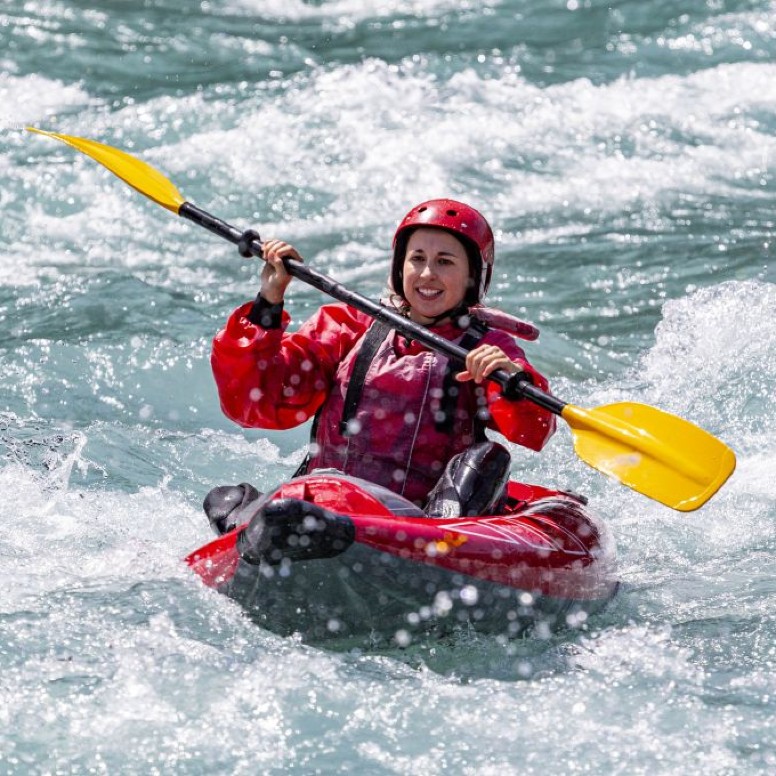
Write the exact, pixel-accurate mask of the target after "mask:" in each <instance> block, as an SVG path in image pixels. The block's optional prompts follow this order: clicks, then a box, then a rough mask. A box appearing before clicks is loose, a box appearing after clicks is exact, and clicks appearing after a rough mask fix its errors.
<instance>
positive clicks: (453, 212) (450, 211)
mask: <svg viewBox="0 0 776 776" xmlns="http://www.w3.org/2000/svg"><path fill="white" fill-rule="evenodd" d="M447 215H449V216H457V215H458V211H457V210H448V211H447Z"/></svg>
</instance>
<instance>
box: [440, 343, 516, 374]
mask: <svg viewBox="0 0 776 776" xmlns="http://www.w3.org/2000/svg"><path fill="white" fill-rule="evenodd" d="M497 369H503V370H504V371H505V372H507V373H508V374H510V375H513V374H515V373H517V372H521V371H523V367H522V366H521V365H520V364H516V363H515V362H514V361H512V359H511V358H509V356H507V354H506V353H504V351H503V350H502V349H501V348H500V347H498V346H496V345H480V346H479V347H476V348H474V350H470V351H469V353H468V354H467V356H466V370H465V371H463V372H459V373H458V374H457V375H456V376H455V379H456V380H458V381H459V382H465V381H467V380H474V382H475V383H481V382H482V381H483V380H484V379H485V378H486V377H487V376H488V375H489V374H491V373H493V372H495V371H496V370H497Z"/></svg>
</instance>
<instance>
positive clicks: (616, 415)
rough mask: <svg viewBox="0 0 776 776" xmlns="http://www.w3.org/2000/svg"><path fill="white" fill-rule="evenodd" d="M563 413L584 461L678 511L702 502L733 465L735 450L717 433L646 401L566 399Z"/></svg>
mask: <svg viewBox="0 0 776 776" xmlns="http://www.w3.org/2000/svg"><path fill="white" fill-rule="evenodd" d="M561 414H562V417H563V418H564V420H566V421H567V422H568V424H569V426H571V429H572V432H573V436H574V449H575V450H576V452H577V455H578V456H579V457H580V458H581V459H582V460H583V461H585V463H588V464H590V465H591V466H593V467H594V468H596V469H598V470H599V471H602V472H604V473H605V474H609V475H610V476H612V477H616V478H617V479H618V480H620V482H622V483H623V484H624V485H627V486H628V487H629V488H633V490H636V491H638V492H639V493H643V494H644V495H645V496H649V497H650V498H653V499H655V500H656V501H659V502H660V503H661V504H665V505H666V506H668V507H672V508H673V509H678V510H680V511H681V512H691V511H692V510H694V509H698V507H701V506H703V504H705V503H706V502H707V501H708V500H709V499H710V498H711V497H712V496H713V495H714V494H715V493H716V492H717V491H718V490H719V489H720V488H721V487H722V485H723V483H724V482H725V480H727V478H728V477H729V476H730V475H731V474H732V473H733V470H734V469H735V468H736V457H735V455H734V454H733V451H732V450H731V449H730V448H729V447H728V446H727V445H725V444H724V443H723V442H720V440H719V439H717V438H716V437H714V436H712V435H711V434H709V433H708V432H707V431H704V430H703V429H702V428H699V427H698V426H696V425H694V424H693V423H690V422H689V421H687V420H683V419H682V418H679V417H677V416H676V415H671V414H669V413H668V412H663V411H662V410H658V409H656V408H655V407H650V406H649V405H646V404H634V403H631V402H621V403H618V404H608V405H605V406H603V407H597V408H596V409H593V410H585V409H581V408H580V407H574V406H573V405H571V404H567V405H566V406H565V407H564V408H563V412H562V413H561Z"/></svg>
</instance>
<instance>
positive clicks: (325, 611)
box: [186, 471, 618, 647]
mask: <svg viewBox="0 0 776 776" xmlns="http://www.w3.org/2000/svg"><path fill="white" fill-rule="evenodd" d="M247 509H248V513H247V515H246V516H245V517H246V519H245V522H243V523H242V524H241V525H239V526H238V527H237V528H236V529H234V530H232V531H230V532H229V533H226V534H225V535H223V536H221V537H219V538H218V539H216V540H214V541H212V542H210V543H208V544H206V545H204V546H203V547H201V548H199V549H198V550H195V551H194V552H192V553H191V554H190V555H189V556H188V557H187V558H186V562H187V563H188V565H189V566H190V567H191V569H192V570H193V571H194V572H195V573H196V574H197V575H198V576H199V577H200V578H201V579H202V581H203V582H204V583H205V584H206V585H208V586H209V587H212V588H215V589H216V590H218V591H219V592H221V593H224V594H225V595H227V596H229V597H230V598H232V599H234V600H235V601H237V602H238V603H239V604H240V605H241V606H243V607H244V609H245V610H246V612H247V613H248V614H249V615H250V617H251V618H252V619H253V620H255V621H256V622H257V623H259V624H260V625H262V626H263V627H266V628H267V629H268V630H270V631H273V632H275V633H278V634H281V635H291V634H297V635H298V636H299V637H300V638H301V639H302V640H303V641H304V642H307V643H321V642H326V641H332V640H338V641H342V640H344V641H345V642H347V643H348V644H349V645H351V646H358V645H363V646H370V647H374V646H375V645H381V644H384V645H388V646H389V645H392V644H393V645H395V644H398V645H399V646H406V645H407V644H409V643H410V642H411V641H413V640H414V639H417V638H418V637H419V636H421V635H424V634H433V635H437V636H443V635H446V634H450V633H453V632H455V631H460V630H461V629H465V630H466V632H471V630H472V629H474V630H476V631H477V632H482V633H489V634H503V635H505V636H507V637H515V636H518V635H521V634H523V633H525V632H526V630H527V629H530V628H533V627H536V626H537V625H538V624H540V623H541V624H543V625H544V626H545V627H549V628H550V629H553V630H556V629H558V628H563V627H568V626H569V625H572V626H578V625H579V624H581V623H583V622H584V621H585V620H586V618H587V617H588V616H589V615H591V614H595V613H597V612H599V611H601V610H602V609H603V608H604V607H605V606H606V604H607V603H608V602H609V601H610V600H611V599H612V598H613V596H614V595H615V593H616V591H617V587H618V581H617V577H616V553H615V548H614V542H613V541H612V538H611V536H610V534H609V532H608V531H607V528H606V526H605V524H604V523H603V522H602V521H601V520H599V519H598V518H597V517H595V516H594V515H593V514H592V513H591V512H590V511H589V510H588V509H587V506H586V500H585V499H584V498H583V497H581V496H578V495H576V494H573V493H569V492H565V491H557V490H550V489H548V488H544V487H541V486H538V485H528V484H525V483H519V482H514V481H511V482H510V483H509V485H508V491H507V505H506V510H505V513H504V514H499V515H490V516H482V517H454V518H429V517H427V516H425V515H424V513H423V512H422V511H421V510H420V509H419V508H418V507H416V506H415V505H414V504H413V503H411V502H409V501H407V500H406V499H404V498H402V497H401V496H398V495H397V494H395V493H393V492H391V491H389V490H387V489H386V488H383V487H381V486H378V485H375V484H373V483H369V482H366V481H365V480H361V479H358V478H355V477H349V476H345V475H343V474H341V473H339V472H334V471H331V472H327V471H319V472H314V473H312V474H310V475H306V476H303V477H298V478H296V479H293V480H290V481H289V482H286V483H284V484H282V485H281V486H280V487H278V488H277V489H276V490H275V491H273V492H272V493H268V494H265V495H264V496H262V497H261V498H260V499H258V500H256V501H255V502H252V503H251V504H249V505H248V508H247ZM241 518H242V513H241Z"/></svg>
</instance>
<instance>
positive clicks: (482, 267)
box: [391, 199, 494, 302]
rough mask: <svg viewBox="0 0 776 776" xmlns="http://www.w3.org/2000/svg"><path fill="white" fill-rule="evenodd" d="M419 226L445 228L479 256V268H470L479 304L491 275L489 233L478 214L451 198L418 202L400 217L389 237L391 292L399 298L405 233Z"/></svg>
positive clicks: (406, 236) (492, 253)
mask: <svg viewBox="0 0 776 776" xmlns="http://www.w3.org/2000/svg"><path fill="white" fill-rule="evenodd" d="M420 226H432V227H437V228H439V229H446V230H447V231H449V232H452V233H453V234H455V235H456V236H458V237H463V238H464V240H463V243H464V245H471V246H472V247H473V248H474V249H475V250H476V252H477V254H479V266H477V267H476V268H473V269H475V270H476V274H475V281H476V279H477V278H479V287H478V288H477V289H476V298H475V299H474V302H479V301H480V300H481V299H482V297H483V296H485V293H486V291H487V290H488V286H489V285H490V278H491V275H492V274H493V257H494V250H493V230H492V229H491V228H490V224H488V222H487V221H486V220H485V217H484V216H483V215H482V213H480V212H479V211H477V210H475V209H474V208H473V207H469V205H464V204H463V202H456V201H455V200H454V199H430V200H428V202H421V204H420V205H416V206H415V207H414V208H412V210H410V212H409V213H407V215H406V216H404V218H403V219H402V222H401V223H400V224H399V228H398V229H397V230H396V234H395V235H394V236H393V250H394V254H393V265H392V267H391V285H392V286H393V290H394V291H395V292H396V293H397V294H399V295H403V292H402V270H403V265H404V255H403V251H404V248H405V247H406V239H408V235H407V232H408V230H411V229H415V228H417V227H420ZM403 237H404V239H402V238H403ZM397 248H401V251H398V250H397ZM399 253H401V254H402V255H399ZM467 253H468V251H467Z"/></svg>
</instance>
